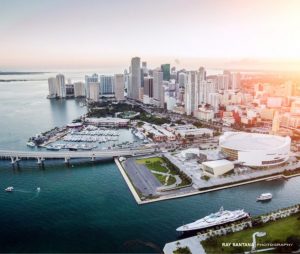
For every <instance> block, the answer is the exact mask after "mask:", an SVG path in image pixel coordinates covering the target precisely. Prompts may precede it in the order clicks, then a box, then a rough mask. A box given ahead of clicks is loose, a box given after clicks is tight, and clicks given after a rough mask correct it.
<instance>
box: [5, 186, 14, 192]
mask: <svg viewBox="0 0 300 254" xmlns="http://www.w3.org/2000/svg"><path fill="white" fill-rule="evenodd" d="M13 190H14V187H12V186H10V187H7V188H6V189H5V191H6V192H12V191H13Z"/></svg>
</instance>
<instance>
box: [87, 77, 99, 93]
mask: <svg viewBox="0 0 300 254" xmlns="http://www.w3.org/2000/svg"><path fill="white" fill-rule="evenodd" d="M98 82H99V77H98V74H96V73H94V74H93V75H92V76H88V75H86V76H85V93H86V97H87V98H90V87H89V85H90V83H98Z"/></svg>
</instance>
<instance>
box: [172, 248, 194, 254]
mask: <svg viewBox="0 0 300 254" xmlns="http://www.w3.org/2000/svg"><path fill="white" fill-rule="evenodd" d="M173 253H174V254H191V253H192V252H191V251H190V249H189V247H178V248H177V250H175V251H173Z"/></svg>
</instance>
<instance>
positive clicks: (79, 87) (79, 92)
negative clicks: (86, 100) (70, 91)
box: [74, 82, 85, 97]
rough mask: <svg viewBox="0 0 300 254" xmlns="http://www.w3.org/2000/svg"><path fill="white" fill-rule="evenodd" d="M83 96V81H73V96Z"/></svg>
mask: <svg viewBox="0 0 300 254" xmlns="http://www.w3.org/2000/svg"><path fill="white" fill-rule="evenodd" d="M84 96H85V88H84V83H83V82H75V83H74V97H84Z"/></svg>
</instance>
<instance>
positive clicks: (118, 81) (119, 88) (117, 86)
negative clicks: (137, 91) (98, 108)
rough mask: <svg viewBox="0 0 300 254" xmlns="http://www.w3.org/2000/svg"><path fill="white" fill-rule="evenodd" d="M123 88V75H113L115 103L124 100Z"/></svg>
mask: <svg viewBox="0 0 300 254" xmlns="http://www.w3.org/2000/svg"><path fill="white" fill-rule="evenodd" d="M124 87H125V78H124V75H123V74H115V78H114V91H115V98H116V100H117V101H122V100H124Z"/></svg>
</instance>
